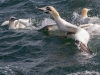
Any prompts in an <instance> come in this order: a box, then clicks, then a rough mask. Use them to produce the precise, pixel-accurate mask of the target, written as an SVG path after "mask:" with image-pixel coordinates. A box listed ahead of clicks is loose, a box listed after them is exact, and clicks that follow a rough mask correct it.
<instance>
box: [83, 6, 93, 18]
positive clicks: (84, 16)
mask: <svg viewBox="0 0 100 75" xmlns="http://www.w3.org/2000/svg"><path fill="white" fill-rule="evenodd" d="M90 10H91V9H87V8H83V10H82V17H83V18H86V17H88V15H87V14H88V11H90Z"/></svg>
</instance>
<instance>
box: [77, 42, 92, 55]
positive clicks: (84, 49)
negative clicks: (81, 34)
mask: <svg viewBox="0 0 100 75" xmlns="http://www.w3.org/2000/svg"><path fill="white" fill-rule="evenodd" d="M75 44H76V45H77V47H78V49H79V50H80V51H81V52H83V53H88V54H92V51H91V50H90V49H89V48H88V47H87V46H86V45H85V44H84V43H82V42H80V41H78V40H76V41H75Z"/></svg>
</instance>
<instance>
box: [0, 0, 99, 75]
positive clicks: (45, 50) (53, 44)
mask: <svg viewBox="0 0 100 75" xmlns="http://www.w3.org/2000/svg"><path fill="white" fill-rule="evenodd" d="M47 5H52V6H54V7H55V8H56V9H57V10H58V12H59V13H60V15H61V16H62V18H64V19H66V20H67V21H69V22H71V23H76V22H74V21H73V15H72V13H73V12H77V13H79V14H81V9H82V8H84V7H87V8H91V9H92V10H91V11H90V12H89V16H98V17H100V0H1V1H0V23H2V22H3V21H5V20H8V19H9V17H10V16H15V17H17V18H29V17H31V18H33V19H35V20H36V22H35V23H34V25H36V26H39V25H41V21H42V20H43V19H44V18H52V17H50V16H49V15H47V14H44V13H43V12H41V11H39V10H37V9H36V8H35V6H38V7H42V6H47ZM88 46H89V48H90V49H91V50H92V51H93V53H94V55H93V56H92V57H90V58H89V57H86V56H82V55H81V54H80V53H79V51H78V49H77V47H76V46H75V44H74V41H73V40H72V39H67V38H61V37H59V36H49V35H46V33H43V32H41V31H36V30H22V29H18V30H9V29H8V27H6V26H4V27H1V26H0V75H100V37H99V36H94V38H92V39H91V40H90V42H89V44H88Z"/></svg>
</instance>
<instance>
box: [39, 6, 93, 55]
mask: <svg viewBox="0 0 100 75" xmlns="http://www.w3.org/2000/svg"><path fill="white" fill-rule="evenodd" d="M38 9H39V10H42V11H43V12H45V13H49V14H50V15H52V17H53V18H54V20H55V22H56V24H57V26H58V28H59V29H60V30H61V31H64V32H67V33H71V34H73V38H74V39H75V44H76V45H77V47H78V49H79V50H80V51H82V52H83V53H89V54H92V51H91V50H90V49H89V48H88V46H87V43H88V41H89V39H90V36H89V33H88V32H87V31H86V30H85V29H83V28H80V27H78V26H76V25H73V24H71V23H69V22H67V21H65V20H64V19H62V18H61V17H60V15H59V13H58V12H57V10H56V9H55V8H54V7H53V6H46V7H42V8H38Z"/></svg>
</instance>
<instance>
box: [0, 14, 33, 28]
mask: <svg viewBox="0 0 100 75" xmlns="http://www.w3.org/2000/svg"><path fill="white" fill-rule="evenodd" d="M32 24H33V23H32V20H31V19H30V18H28V19H16V17H14V16H11V17H10V18H9V20H8V21H4V22H3V23H2V24H1V26H5V25H9V29H19V28H21V29H23V28H25V27H27V26H31V25H32Z"/></svg>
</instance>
